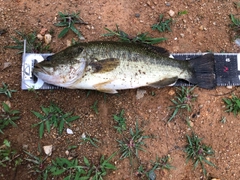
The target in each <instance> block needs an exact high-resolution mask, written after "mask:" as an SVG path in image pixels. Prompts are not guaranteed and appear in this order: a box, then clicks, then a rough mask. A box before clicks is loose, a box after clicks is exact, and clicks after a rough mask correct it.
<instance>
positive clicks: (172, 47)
mask: <svg viewBox="0 0 240 180" xmlns="http://www.w3.org/2000/svg"><path fill="white" fill-rule="evenodd" d="M170 10H172V11H174V12H175V15H174V16H173V20H174V22H173V24H172V26H171V29H172V31H171V32H166V33H159V32H157V31H153V30H152V29H151V25H153V24H155V23H156V22H157V20H158V17H159V15H160V14H164V15H165V17H166V18H169V15H168V12H169V11H170ZM184 10H186V11H187V14H185V15H181V16H178V12H179V11H184ZM60 11H61V12H69V13H72V12H80V16H81V17H82V19H83V20H84V21H85V22H88V23H89V25H88V26H84V25H81V26H78V25H77V26H76V27H77V28H78V29H79V30H80V31H81V32H82V34H83V36H84V38H85V41H94V40H106V38H104V37H102V36H101V35H102V34H104V33H106V31H105V30H104V27H107V28H109V29H115V26H116V24H117V25H119V27H120V29H122V30H123V31H125V32H127V33H129V34H132V35H136V34H138V33H142V32H148V33H149V35H151V36H153V37H163V36H164V37H166V38H168V39H167V41H166V42H163V43H161V44H160V45H159V46H162V47H164V48H166V49H168V50H169V51H170V52H174V53H177V52H205V51H212V52H239V48H238V47H237V46H236V45H235V44H234V43H233V41H232V37H233V34H232V30H231V29H230V28H229V24H230V22H231V21H230V18H229V14H238V13H239V12H238V11H239V10H238V9H237V8H236V7H235V6H234V3H233V1H231V0H212V1H208V0H198V1H197V0H185V1H183V0H179V1H173V0H169V1H167V2H165V1H163V0H158V1H157V0H156V1H152V0H149V1H147V0H145V1H144V0H143V1H138V0H137V1H126V0H119V1H106V0H98V1H91V0H88V1H77V0H70V1H68V0H60V1H55V2H51V1H45V0H42V1H41V0H32V1H27V0H15V1H10V0H1V1H0V24H1V27H0V28H1V29H6V30H7V33H5V34H2V35H1V36H0V65H1V66H2V65H3V64H4V62H10V63H11V66H10V67H9V68H7V69H4V70H1V71H0V79H1V81H2V82H5V83H7V84H8V85H9V87H10V89H16V90H17V92H16V93H14V94H13V97H12V98H11V99H9V98H7V97H6V96H4V95H3V94H0V102H3V101H7V100H9V101H10V103H11V106H12V108H13V109H18V110H20V112H21V119H20V120H19V121H17V125H18V126H17V127H11V126H9V127H8V128H6V129H4V134H1V135H0V142H1V143H2V142H3V140H4V139H8V140H9V141H10V142H11V143H12V146H13V148H14V149H16V150H17V152H18V154H20V156H21V157H22V159H24V157H26V154H24V153H23V148H26V150H27V151H29V152H31V153H32V154H34V155H37V156H38V155H39V156H41V155H40V154H39V152H38V145H39V144H40V145H41V146H44V145H50V144H52V145H53V154H52V156H51V157H49V158H48V159H47V162H50V161H51V160H52V159H54V158H56V157H66V158H67V157H68V156H67V155H66V154H65V151H66V150H67V148H68V146H70V145H78V148H77V149H75V150H74V151H73V152H71V153H73V154H74V155H75V156H77V158H78V160H79V162H80V163H82V162H83V157H84V156H85V157H87V158H88V159H89V160H91V161H92V162H95V163H97V162H98V160H99V158H100V156H101V155H105V156H107V157H108V156H110V155H111V154H112V153H113V152H115V151H117V150H118V144H117V142H116V140H121V139H122V137H123V136H125V137H128V136H129V133H128V132H126V133H124V134H123V135H120V134H119V133H117V132H116V130H115V129H114V128H113V126H114V125H116V124H115V122H114V120H113V115H114V114H119V113H120V111H121V110H122V109H124V111H125V114H124V117H125V118H126V122H127V127H128V129H130V128H135V123H136V121H138V123H139V126H140V128H141V129H143V130H144V134H146V135H151V136H152V137H153V138H149V139H146V140H144V142H145V143H146V145H145V149H146V152H140V154H139V160H140V161H139V162H137V163H136V164H134V165H133V166H131V165H130V163H129V160H128V159H124V160H120V159H119V155H117V156H115V157H114V158H113V160H112V161H111V162H112V163H114V164H115V165H116V167H117V170H115V171H111V172H109V173H108V175H107V176H105V179H109V180H110V179H116V180H118V179H119V180H120V179H121V180H123V179H124V180H125V179H126V180H128V179H141V178H140V177H138V176H136V172H137V167H138V166H139V165H140V164H142V165H143V166H144V167H147V168H149V167H150V166H149V165H150V161H151V160H153V161H154V160H155V158H156V156H158V157H162V156H165V155H169V156H170V157H171V161H170V162H171V165H172V166H174V168H173V169H171V170H170V171H165V170H164V171H156V175H157V179H165V180H170V179H178V180H188V179H189V180H193V179H212V178H217V179H221V180H225V179H229V180H230V179H231V180H233V179H240V154H239V149H240V138H239V135H240V131H239V125H240V124H239V123H240V122H239V117H238V116H237V117H235V116H234V115H232V114H227V113H226V112H225V108H224V103H223V101H222V98H224V97H230V96H231V95H232V93H233V92H234V93H235V95H237V96H238V95H239V88H238V87H232V89H228V88H226V87H217V88H216V89H214V90H205V89H200V88H196V89H195V91H194V94H197V95H198V98H197V100H196V101H195V102H194V103H193V109H192V111H191V113H185V116H184V117H183V116H177V117H176V118H175V119H174V120H173V121H172V122H170V123H167V119H168V118H169V116H170V114H171V111H170V110H169V108H168V107H169V106H171V105H172V103H171V101H170V99H172V98H174V96H175V95H176V94H175V93H174V92H175V87H166V88H162V89H153V88H141V89H143V90H146V92H147V93H146V94H145V95H144V97H143V98H141V99H137V98H136V93H137V90H135V89H134V90H125V91H119V94H118V95H109V94H104V93H100V92H95V91H92V92H91V93H90V95H89V96H88V97H87V96H86V95H87V92H88V91H85V90H66V89H62V90H53V91H52V90H39V91H36V92H29V91H23V90H21V87H20V84H21V60H22V59H21V55H19V54H17V53H16V50H12V49H5V48H4V46H7V45H13V40H12V39H11V36H15V35H16V32H15V31H16V30H18V31H22V32H26V33H30V32H33V31H36V32H40V30H41V29H42V28H47V29H48V30H49V31H50V29H53V30H54V36H53V39H52V42H51V48H52V51H53V52H58V51H60V50H62V49H64V48H65V47H66V46H67V40H71V39H72V38H76V35H75V34H73V33H72V32H70V33H68V35H67V36H66V37H64V38H62V39H59V38H57V35H58V34H59V32H60V31H61V30H62V28H58V27H55V26H54V25H53V23H54V22H55V17H56V15H57V13H58V12H60ZM136 14H137V15H136ZM152 92H154V94H155V95H154V96H153V95H152ZM95 101H98V110H99V114H96V113H95V112H94V110H93V109H92V108H91V106H92V105H93V104H94V102H95ZM50 102H54V103H55V104H57V105H58V106H59V107H60V108H61V109H63V110H64V111H65V112H74V115H79V116H80V119H79V120H77V121H75V122H73V123H72V127H71V129H72V130H73V132H74V134H73V135H69V134H67V133H66V129H65V130H64V133H63V135H62V136H58V134H57V132H56V131H55V129H53V130H51V133H50V134H48V133H45V135H44V137H43V138H42V139H40V138H39V136H38V128H33V127H32V125H33V124H35V123H37V122H38V121H39V120H38V119H37V118H36V117H35V116H34V115H33V113H32V112H31V111H38V112H39V111H40V106H49V104H50ZM187 117H189V120H190V121H191V122H192V126H193V127H192V130H193V131H194V132H195V133H196V134H198V135H199V136H200V137H202V138H203V142H204V143H205V144H207V145H209V146H211V147H212V148H213V149H214V150H215V156H214V157H212V158H211V159H210V160H211V161H212V162H213V163H214V164H215V165H216V166H217V168H214V167H211V166H208V165H206V168H207V172H208V174H207V177H206V178H204V177H203V174H202V171H201V168H200V167H198V168H197V169H196V170H193V165H192V162H191V161H190V162H189V163H186V154H185V153H184V152H183V149H184V147H185V146H186V144H187V141H186V134H188V135H190V134H191V131H192V130H191V128H189V126H188V125H187V123H186V118H187ZM222 117H226V120H227V121H226V123H225V124H224V123H221V122H220V120H221V119H222ZM82 133H86V134H88V135H90V136H92V137H94V138H97V139H98V140H100V141H101V143H100V144H99V148H95V147H93V146H92V145H91V144H89V143H88V144H84V145H79V143H80V142H81V141H80V138H81V135H82ZM73 154H70V155H72V156H73ZM0 174H1V178H0V179H15V180H21V179H36V178H37V175H34V174H30V173H29V163H28V162H26V161H23V162H22V164H21V165H20V166H18V168H17V169H16V170H14V169H13V165H12V166H8V167H7V168H3V167H0ZM56 179H57V178H56ZM59 179H61V178H59Z"/></svg>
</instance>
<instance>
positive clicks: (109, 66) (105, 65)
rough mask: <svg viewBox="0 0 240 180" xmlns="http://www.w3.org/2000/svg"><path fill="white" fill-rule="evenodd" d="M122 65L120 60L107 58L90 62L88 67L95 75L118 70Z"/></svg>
mask: <svg viewBox="0 0 240 180" xmlns="http://www.w3.org/2000/svg"><path fill="white" fill-rule="evenodd" d="M119 64H120V60H119V59H117V58H107V59H102V60H98V61H93V62H90V63H89V64H88V65H89V66H91V69H92V70H93V72H94V73H105V72H110V71H112V70H114V69H116V68H117V67H118V66H119Z"/></svg>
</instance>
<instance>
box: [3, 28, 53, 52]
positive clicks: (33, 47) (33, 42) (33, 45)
mask: <svg viewBox="0 0 240 180" xmlns="http://www.w3.org/2000/svg"><path fill="white" fill-rule="evenodd" d="M16 33H17V34H18V35H19V36H20V38H21V39H18V38H17V37H12V39H13V41H14V43H15V44H16V45H14V46H5V48H11V49H17V50H19V52H18V53H23V51H24V43H23V40H24V39H26V53H47V52H51V50H50V46H49V45H45V44H44V43H43V42H42V41H40V40H38V38H37V35H36V32H33V33H29V34H25V33H23V32H20V31H16Z"/></svg>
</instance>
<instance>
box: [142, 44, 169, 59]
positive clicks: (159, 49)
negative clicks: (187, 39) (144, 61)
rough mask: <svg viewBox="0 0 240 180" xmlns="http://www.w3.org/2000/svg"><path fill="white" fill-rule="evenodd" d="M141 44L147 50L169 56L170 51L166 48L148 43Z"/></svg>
mask: <svg viewBox="0 0 240 180" xmlns="http://www.w3.org/2000/svg"><path fill="white" fill-rule="evenodd" d="M143 46H144V47H145V48H146V50H147V51H150V52H153V53H156V54H159V55H161V56H165V57H169V56H170V53H169V51H168V50H167V49H165V48H163V47H158V46H152V45H148V44H143Z"/></svg>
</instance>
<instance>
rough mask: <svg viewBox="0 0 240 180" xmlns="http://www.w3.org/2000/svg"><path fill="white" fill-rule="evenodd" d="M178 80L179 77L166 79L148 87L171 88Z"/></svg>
mask: <svg viewBox="0 0 240 180" xmlns="http://www.w3.org/2000/svg"><path fill="white" fill-rule="evenodd" d="M177 80H178V77H177V76H175V77H172V78H164V79H162V80H159V81H157V82H154V83H151V84H149V85H148V86H151V87H155V88H159V87H163V86H171V85H174V84H175V83H176V81H177Z"/></svg>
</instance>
